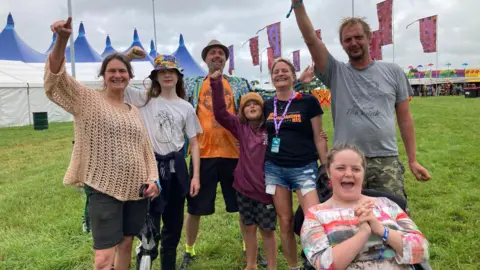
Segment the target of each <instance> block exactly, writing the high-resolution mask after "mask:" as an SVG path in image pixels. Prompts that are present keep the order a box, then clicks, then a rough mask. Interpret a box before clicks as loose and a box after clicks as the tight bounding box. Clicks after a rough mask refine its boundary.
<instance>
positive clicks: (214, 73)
mask: <svg viewBox="0 0 480 270" xmlns="http://www.w3.org/2000/svg"><path fill="white" fill-rule="evenodd" d="M220 76H222V72H221V71H220V70H217V71H215V72H213V74H212V75H211V76H210V78H212V79H213V80H216V79H217V78H218V77H220Z"/></svg>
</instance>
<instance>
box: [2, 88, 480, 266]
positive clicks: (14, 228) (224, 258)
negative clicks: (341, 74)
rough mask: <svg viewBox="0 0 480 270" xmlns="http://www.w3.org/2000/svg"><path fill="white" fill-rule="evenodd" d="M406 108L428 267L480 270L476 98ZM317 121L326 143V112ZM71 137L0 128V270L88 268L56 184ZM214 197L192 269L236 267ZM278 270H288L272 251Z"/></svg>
mask: <svg viewBox="0 0 480 270" xmlns="http://www.w3.org/2000/svg"><path fill="white" fill-rule="evenodd" d="M411 107H412V113H413V116H414V119H415V128H416V137H417V156H418V160H419V161H420V162H421V163H422V164H423V165H425V166H426V167H427V168H428V169H429V170H430V173H431V174H432V177H433V178H432V180H431V181H430V182H428V183H420V182H417V181H415V180H414V178H413V176H412V174H411V173H410V172H409V171H408V172H407V173H406V174H405V177H406V186H407V193H408V195H409V197H408V199H409V202H410V207H411V209H412V218H413V220H414V221H415V222H416V223H417V224H418V225H419V227H420V229H421V230H422V232H423V233H424V234H425V235H426V237H427V239H428V240H429V242H430V254H431V262H430V263H431V265H432V267H433V269H480V244H479V240H480V202H479V197H480V195H479V194H480V179H479V175H480V166H479V163H480V151H479V150H480V147H479V145H480V99H465V98H463V97H439V98H427V99H421V98H414V99H413V100H412V102H411ZM324 122H325V128H326V129H327V131H328V133H329V136H330V137H332V135H333V131H332V123H331V117H330V112H329V111H328V110H327V112H326V114H325V117H324ZM72 131H73V126H72V124H71V123H51V124H50V128H49V129H48V130H45V131H34V130H33V128H32V126H27V127H15V128H4V129H0V269H9V270H10V269H79V270H80V269H92V263H93V253H92V248H91V246H92V242H91V236H90V235H89V234H84V233H82V228H81V217H82V214H83V206H84V195H83V194H80V193H78V192H77V191H76V190H75V189H73V188H71V187H65V186H63V184H62V178H63V175H64V173H65V170H66V168H67V165H68V163H69V159H70V154H71V148H72V143H71V141H72V137H73V132H72ZM399 138H400V137H399ZM399 145H400V146H399V148H400V149H401V157H402V160H403V161H405V151H404V149H403V143H402V142H401V140H400V139H399ZM405 165H406V164H405ZM220 194H221V193H219V196H218V197H217V213H216V214H215V215H213V216H210V217H206V218H204V219H202V224H201V232H200V236H199V241H198V243H197V246H196V250H197V254H198V255H199V256H198V263H197V264H195V265H194V266H192V267H191V269H243V268H242V267H243V266H244V258H243V254H242V253H241V237H240V233H239V231H238V219H237V216H236V215H232V214H227V213H225V210H224V204H223V199H222V198H221V195H220ZM183 241H184V238H183V237H182V242H181V244H180V246H179V251H180V252H179V253H178V261H180V256H181V255H182V254H183V247H184V242H183ZM279 243H280V242H279ZM132 269H133V268H132ZM155 269H159V265H158V262H157V265H156V268H155ZM278 269H287V267H286V263H285V260H284V259H283V256H282V255H281V252H280V247H279V267H278Z"/></svg>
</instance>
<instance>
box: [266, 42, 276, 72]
mask: <svg viewBox="0 0 480 270" xmlns="http://www.w3.org/2000/svg"><path fill="white" fill-rule="evenodd" d="M273 54H274V50H273V48H272V47H268V49H267V55H268V70H272V65H273V60H274V59H275V57H274V56H273Z"/></svg>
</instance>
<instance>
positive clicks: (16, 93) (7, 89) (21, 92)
mask: <svg viewBox="0 0 480 270" xmlns="http://www.w3.org/2000/svg"><path fill="white" fill-rule="evenodd" d="M100 65H101V63H78V64H76V65H75V75H76V78H77V80H79V81H80V82H82V83H84V84H86V85H88V86H90V87H92V88H98V89H100V88H102V85H103V83H102V79H101V78H98V72H99V70H100ZM66 66H67V72H68V73H70V74H71V65H70V63H67V65H66ZM132 66H133V69H134V73H135V78H134V80H132V81H131V83H132V84H133V85H135V86H138V87H143V82H144V79H145V78H146V77H147V76H148V74H150V71H151V70H152V65H151V64H150V62H133V63H132ZM43 73H44V64H41V63H38V64H37V63H28V64H27V63H24V62H20V61H6V60H0V127H9V126H23V125H31V124H33V113H34V112H47V113H48V121H49V122H66V121H72V119H73V118H72V116H71V115H70V114H69V113H67V112H65V111H64V110H63V109H61V108H60V107H58V106H57V105H56V104H54V103H53V102H51V101H50V100H49V99H48V98H47V96H46V95H45V89H44V88H43ZM149 83H150V80H148V79H147V80H145V85H146V86H147V87H148V86H149Z"/></svg>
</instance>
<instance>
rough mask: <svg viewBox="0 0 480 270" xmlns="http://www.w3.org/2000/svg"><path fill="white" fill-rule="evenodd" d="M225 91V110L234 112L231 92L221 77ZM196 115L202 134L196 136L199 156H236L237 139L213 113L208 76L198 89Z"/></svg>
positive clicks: (228, 85) (237, 153)
mask: <svg viewBox="0 0 480 270" xmlns="http://www.w3.org/2000/svg"><path fill="white" fill-rule="evenodd" d="M222 82H223V88H224V91H225V103H226V104H227V111H228V112H230V113H232V114H236V113H237V112H236V109H235V105H234V104H235V103H234V102H235V101H234V98H233V92H232V89H231V88H230V84H229V83H228V81H227V80H226V79H225V78H223V80H222ZM197 116H198V119H199V120H200V124H201V125H202V129H203V134H200V135H199V136H198V142H199V146H200V157H201V158H216V157H222V158H238V156H239V152H238V147H237V140H236V139H235V138H234V137H233V135H232V134H231V133H230V132H229V131H228V130H226V129H225V128H223V127H222V126H221V125H220V124H219V123H218V122H217V121H216V120H215V117H214V115H213V106H212V89H210V78H206V79H205V80H204V82H203V84H202V88H201V89H200V94H199V100H198V107H197Z"/></svg>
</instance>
